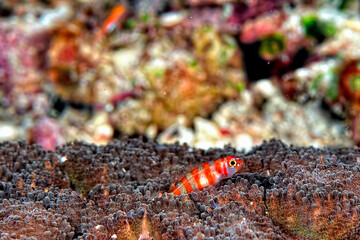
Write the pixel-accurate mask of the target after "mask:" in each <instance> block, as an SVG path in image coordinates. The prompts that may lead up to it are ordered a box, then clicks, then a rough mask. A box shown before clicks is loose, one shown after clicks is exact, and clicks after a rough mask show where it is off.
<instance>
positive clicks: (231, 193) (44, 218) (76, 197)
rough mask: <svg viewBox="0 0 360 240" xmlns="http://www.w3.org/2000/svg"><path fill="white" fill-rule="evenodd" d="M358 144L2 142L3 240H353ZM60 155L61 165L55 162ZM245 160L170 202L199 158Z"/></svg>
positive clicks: (359, 213)
mask: <svg viewBox="0 0 360 240" xmlns="http://www.w3.org/2000/svg"><path fill="white" fill-rule="evenodd" d="M359 154H360V150H359V149H358V148H356V147H355V148H324V149H316V148H312V147H294V146H290V147H289V146H286V145H284V144H283V143H282V142H280V141H277V140H271V141H269V142H264V143H263V144H262V145H261V146H259V147H256V148H254V149H253V150H252V151H250V152H248V153H243V152H236V151H235V149H233V148H231V147H225V148H224V149H210V150H207V151H204V150H197V149H192V148H189V147H187V146H186V145H159V144H157V143H155V142H152V141H143V140H141V139H130V138H124V139H122V140H120V141H115V142H112V143H109V144H108V145H106V146H95V145H90V144H85V143H82V142H73V143H68V144H66V145H65V146H63V147H61V148H58V149H57V150H56V151H48V152H47V151H45V150H43V149H42V148H41V147H39V146H37V145H27V144H26V143H25V142H24V141H20V142H14V143H11V142H4V143H2V144H0V162H1V167H0V178H1V183H0V199H1V204H0V237H1V239H124V240H125V239H209V240H210V239H214V240H215V239H219V240H220V239H225V240H230V239H357V238H359V236H360V225H359V224H358V223H359V221H360V200H359V197H360V187H358V185H359V183H360V174H359V160H358V158H357V157H358V156H359ZM65 155H66V156H67V160H66V161H64V158H61V157H63V156H65ZM227 155H236V156H239V157H242V158H243V159H244V160H245V164H244V166H243V168H242V169H241V171H240V173H238V174H236V175H235V176H234V177H232V178H230V179H227V180H223V181H221V182H220V183H219V184H217V185H216V186H212V187H209V188H206V189H204V190H202V191H195V192H192V193H191V194H185V195H182V196H173V195H170V194H168V193H167V191H168V190H169V188H170V184H171V183H172V182H173V181H174V180H176V179H177V178H179V177H181V176H182V175H184V174H185V173H186V172H188V171H189V170H191V169H192V168H193V167H195V166H197V165H198V164H199V163H201V162H205V161H210V160H213V159H217V158H220V157H224V156H227Z"/></svg>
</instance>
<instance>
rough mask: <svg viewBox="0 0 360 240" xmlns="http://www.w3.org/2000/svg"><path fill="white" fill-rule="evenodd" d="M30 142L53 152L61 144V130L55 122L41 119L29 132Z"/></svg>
mask: <svg viewBox="0 0 360 240" xmlns="http://www.w3.org/2000/svg"><path fill="white" fill-rule="evenodd" d="M30 142H31V143H37V144H39V145H41V146H42V147H43V148H45V149H46V150H54V149H55V148H56V147H57V146H59V145H61V144H63V143H64V142H65V141H64V137H63V130H62V129H61V127H60V126H59V125H58V123H57V122H55V121H54V120H52V119H50V118H43V119H42V120H40V121H39V122H38V123H37V124H36V125H35V126H34V127H33V128H32V129H31V130H30Z"/></svg>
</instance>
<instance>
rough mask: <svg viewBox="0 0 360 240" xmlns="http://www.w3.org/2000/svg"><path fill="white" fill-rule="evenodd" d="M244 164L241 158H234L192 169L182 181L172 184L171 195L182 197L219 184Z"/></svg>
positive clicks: (229, 157) (230, 157)
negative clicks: (183, 194)
mask: <svg viewBox="0 0 360 240" xmlns="http://www.w3.org/2000/svg"><path fill="white" fill-rule="evenodd" d="M243 164H244V161H243V160H242V159H241V158H237V157H234V156H228V157H225V158H221V159H217V160H215V161H212V162H206V163H203V164H202V165H201V166H199V167H196V168H194V169H192V170H191V171H190V172H189V173H188V174H187V176H185V177H183V178H181V179H180V181H177V182H175V183H174V184H172V186H171V190H170V193H172V194H174V195H178V196H180V195H181V194H182V193H190V192H192V191H194V190H195V189H199V190H201V189H203V188H205V187H207V186H210V185H214V184H217V183H218V182H220V181H221V180H222V179H225V178H229V177H232V176H233V175H234V174H235V173H237V172H238V171H239V170H240V168H241V167H242V165H243ZM195 186H196V188H195Z"/></svg>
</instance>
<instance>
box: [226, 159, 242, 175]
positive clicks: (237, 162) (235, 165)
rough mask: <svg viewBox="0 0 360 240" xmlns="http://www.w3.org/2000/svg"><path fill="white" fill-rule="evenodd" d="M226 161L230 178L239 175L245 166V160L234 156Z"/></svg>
mask: <svg viewBox="0 0 360 240" xmlns="http://www.w3.org/2000/svg"><path fill="white" fill-rule="evenodd" d="M225 161H226V166H227V172H228V176H229V177H231V176H232V175H234V174H235V173H237V172H238V171H239V170H240V168H241V167H242V165H243V164H244V160H242V159H241V158H238V157H234V156H228V157H226V158H225Z"/></svg>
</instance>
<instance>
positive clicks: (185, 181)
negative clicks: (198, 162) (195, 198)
mask: <svg viewBox="0 0 360 240" xmlns="http://www.w3.org/2000/svg"><path fill="white" fill-rule="evenodd" d="M180 182H182V183H183V186H184V187H185V190H186V192H188V193H189V192H192V190H193V189H192V187H191V184H190V182H189V180H188V179H187V178H186V177H183V178H182V179H181V180H180Z"/></svg>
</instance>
